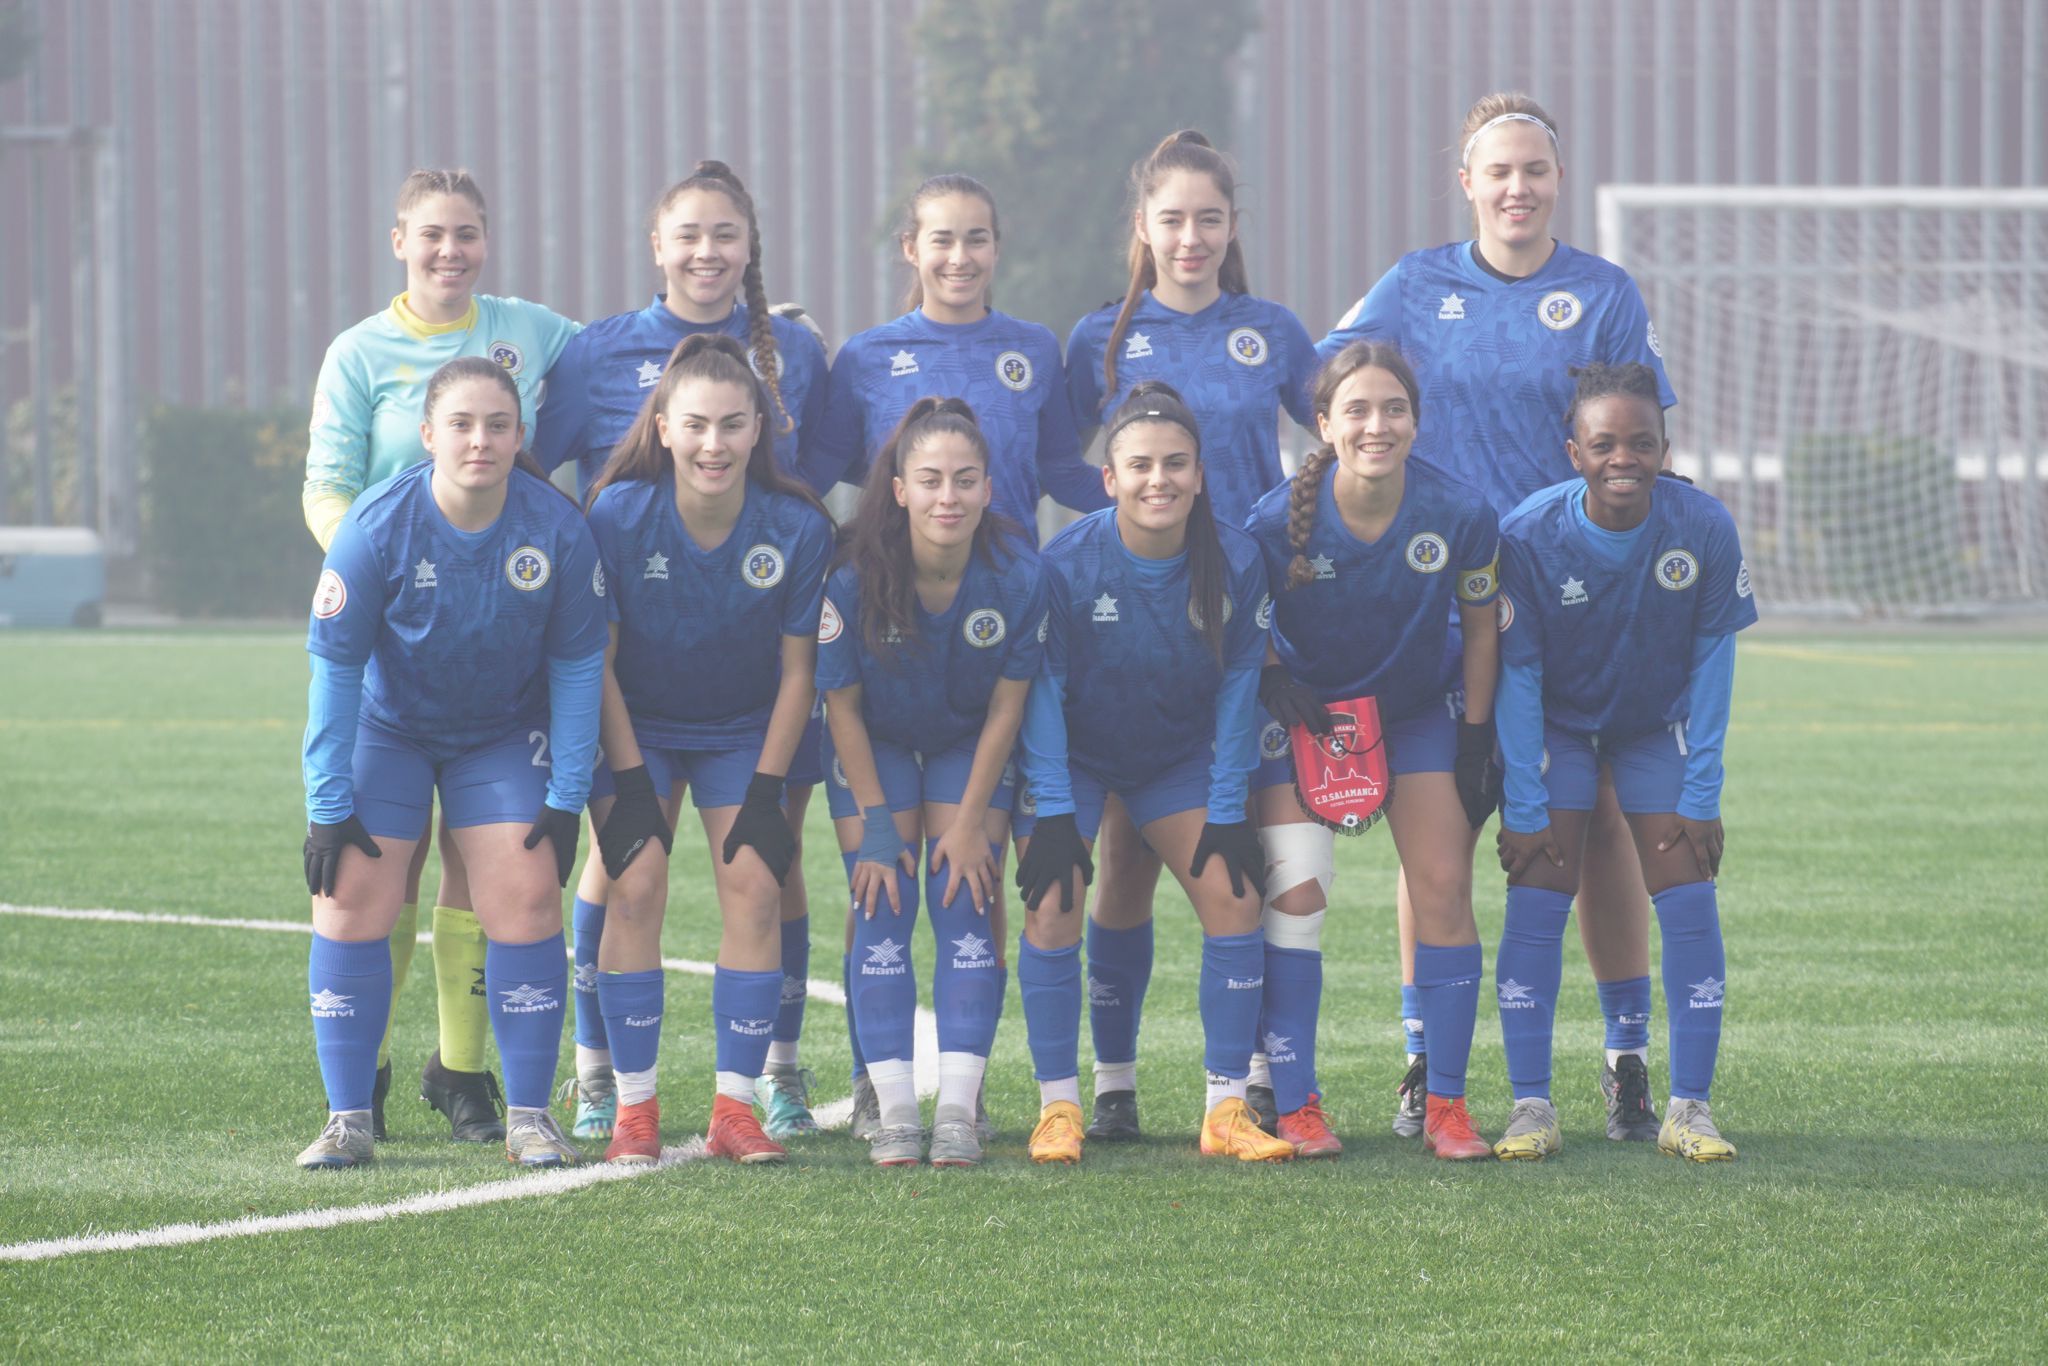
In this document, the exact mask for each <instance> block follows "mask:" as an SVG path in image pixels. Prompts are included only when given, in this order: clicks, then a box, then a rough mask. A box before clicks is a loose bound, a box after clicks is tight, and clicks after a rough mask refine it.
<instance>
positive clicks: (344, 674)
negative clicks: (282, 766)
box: [301, 655, 363, 825]
mask: <svg viewBox="0 0 2048 1366" xmlns="http://www.w3.org/2000/svg"><path fill="white" fill-rule="evenodd" d="M307 658H308V659H310V660H312V662H313V681H312V683H311V685H310V686H309V687H308V688H307V689H306V740H305V750H304V757H303V759H302V761H301V767H302V769H303V771H304V773H305V778H306V819H307V820H309V821H316V822H318V823H319V824H321V825H338V824H340V823H341V822H342V821H345V820H347V819H348V818H349V816H350V814H351V813H353V812H354V811H355V809H356V801H355V752H356V721H357V718H358V717H360V716H361V714H362V708H363V666H362V665H360V664H337V663H335V662H334V661H333V660H331V659H328V658H326V657H325V656H324V655H308V656H307Z"/></svg>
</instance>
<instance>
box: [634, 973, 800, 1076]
mask: <svg viewBox="0 0 2048 1366" xmlns="http://www.w3.org/2000/svg"><path fill="white" fill-rule="evenodd" d="M781 1001H782V969H781V968H771V969H769V970H768V971H766V972H742V971H740V970H739V969H737V968H729V967H726V966H725V965H724V964H720V965H718V966H717V967H716V968H714V969H713V970H712V973H711V1023H712V1028H713V1030H714V1031H715V1032H716V1034H717V1042H716V1043H715V1044H714V1045H713V1053H714V1055H715V1057H716V1066H717V1068H718V1093H719V1094H720V1095H722V1096H732V1097H733V1098H734V1099H735V1100H742V1101H744V1102H746V1104H747V1105H748V1107H750V1108H751V1107H752V1106H753V1103H754V1079H755V1078H757V1077H759V1076H760V1075H761V1073H762V1072H763V1071H765V1070H766V1069H767V1066H768V1044H769V1039H770V1036H771V1035H773V1034H774V1032H775V1012H776V1009H777V1007H778V1006H779V1005H780V1004H781ZM612 1055H613V1056H614V1057H617V1056H618V1053H617V1045H613V1054H612Z"/></svg>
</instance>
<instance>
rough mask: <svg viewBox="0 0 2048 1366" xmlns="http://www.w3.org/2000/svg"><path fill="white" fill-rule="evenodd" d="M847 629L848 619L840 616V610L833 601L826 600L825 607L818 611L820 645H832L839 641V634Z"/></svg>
mask: <svg viewBox="0 0 2048 1366" xmlns="http://www.w3.org/2000/svg"><path fill="white" fill-rule="evenodd" d="M845 629H846V619H845V618H844V617H842V616H840V615H839V609H838V608H837V607H834V606H833V605H832V599H830V598H827V599H825V605H824V606H823V607H820V608H819V609H818V643H819V644H820V645H830V644H831V643H832V642H833V641H835V640H837V639H839V633H840V632H842V631H844V630H845Z"/></svg>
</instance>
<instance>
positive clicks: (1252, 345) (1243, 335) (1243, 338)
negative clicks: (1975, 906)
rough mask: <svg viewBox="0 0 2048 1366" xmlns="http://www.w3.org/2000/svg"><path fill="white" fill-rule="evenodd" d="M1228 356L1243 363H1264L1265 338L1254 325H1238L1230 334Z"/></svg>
mask: <svg viewBox="0 0 2048 1366" xmlns="http://www.w3.org/2000/svg"><path fill="white" fill-rule="evenodd" d="M1230 358H1231V359H1232V360H1234V361H1237V362H1239V363H1240V364H1244V365H1264V364H1265V363H1266V338H1265V337H1264V336H1263V335H1262V334H1261V333H1260V332H1259V329H1258V328H1256V327H1240V328H1238V329H1237V330H1236V331H1234V332H1232V333H1231V334H1230Z"/></svg>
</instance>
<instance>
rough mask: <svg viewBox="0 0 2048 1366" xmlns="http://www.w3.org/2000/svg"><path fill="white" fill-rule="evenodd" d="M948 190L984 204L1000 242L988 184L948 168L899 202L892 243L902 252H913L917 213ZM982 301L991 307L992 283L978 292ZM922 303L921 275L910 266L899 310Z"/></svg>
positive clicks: (1000, 230)
mask: <svg viewBox="0 0 2048 1366" xmlns="http://www.w3.org/2000/svg"><path fill="white" fill-rule="evenodd" d="M949 194H964V195H968V196H971V197H972V198H975V199H979V200H980V201H981V202H982V203H984V204H986V205H988V230H989V232H990V233H991V234H992V235H994V237H995V239H996V241H997V242H999V243H1000V242H1001V241H1002V240H1003V224H1002V220H1001V219H1000V218H998V217H997V216H996V197H995V195H994V194H993V193H991V192H990V190H989V188H988V186H986V185H984V184H982V183H981V182H980V181H978V180H976V179H975V178H974V177H973V176H971V175H961V174H959V173H957V172H952V173H948V174H946V175H935V176H931V177H928V178H927V179H926V180H925V181H924V182H923V183H922V184H920V185H919V186H918V187H917V188H916V189H915V190H913V191H911V193H910V202H909V203H908V204H906V205H904V206H903V221H902V223H901V224H900V225H898V227H897V229H896V244H897V245H898V246H899V247H901V248H903V249H904V251H905V252H907V253H909V254H911V255H915V250H914V248H915V246H916V244H917V229H918V215H919V214H920V213H921V212H922V210H923V209H924V206H925V205H926V204H927V203H928V202H930V201H931V200H934V199H940V198H943V197H944V196H946V195H949ZM982 304H983V305H984V306H985V307H989V308H993V307H995V290H994V288H993V287H991V288H990V289H989V290H988V292H987V293H985V294H983V295H982ZM923 306H924V277H923V276H921V275H919V274H918V273H917V269H916V267H915V266H913V267H912V268H911V271H910V289H909V290H908V292H906V293H905V294H904V296H903V311H904V312H905V313H915V312H916V311H917V310H918V309H920V308H922V307H923Z"/></svg>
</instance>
